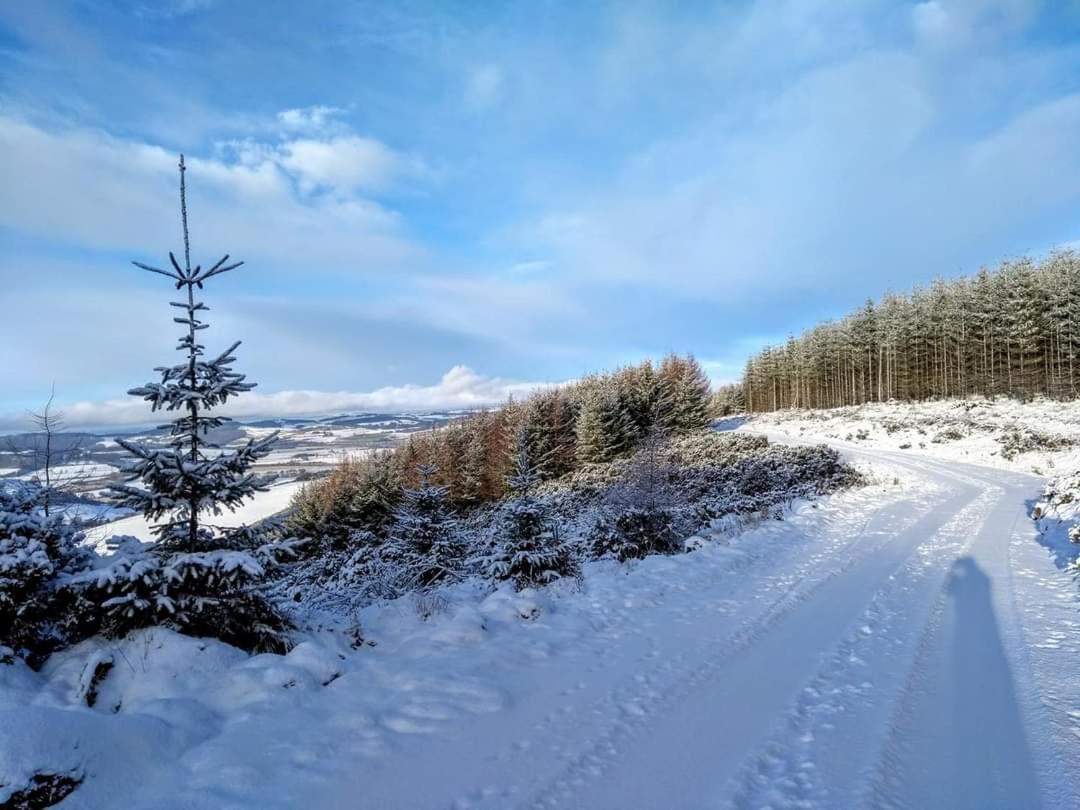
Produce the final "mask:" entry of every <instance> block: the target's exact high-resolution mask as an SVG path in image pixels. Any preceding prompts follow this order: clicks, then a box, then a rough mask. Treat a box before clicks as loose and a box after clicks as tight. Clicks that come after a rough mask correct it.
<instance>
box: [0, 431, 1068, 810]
mask: <svg viewBox="0 0 1080 810" xmlns="http://www.w3.org/2000/svg"><path fill="white" fill-rule="evenodd" d="M764 421H765V420H760V421H759V420H754V422H753V423H751V424H750V425H747V426H744V427H743V428H742V429H754V430H757V429H761V428H762V427H763V424H762V423H763V422H764ZM803 421H805V422H806V423H807V425H808V427H807V430H806V431H799V429H798V428H799V426H800V422H799V420H796V419H794V418H789V419H787V420H786V421H785V423H784V424H785V425H786V427H787V428H789V429H791V430H792V431H793V433H794V434H796V435H801V436H804V437H805V436H806V434H807V433H812V432H813V431H812V430H811V427H812V426H814V425H816V424H817V423H818V422H822V423H824V422H826V421H829V420H824V419H819V418H817V417H816V415H811V416H810V418H808V419H806V420H803ZM766 427H768V428H769V429H770V432H771V431H772V430H773V429H774V427H775V426H774V425H767V426H766ZM837 429H838V430H841V431H845V435H846V429H845V428H844V427H840V423H839V422H838V423H837ZM1055 430H1056V428H1055ZM916 435H918V434H917V433H916ZM956 441H957V444H956V445H955V448H960V447H961V445H960V444H959V442H960V440H956ZM839 443H840V444H841V445H844V446H845V447H847V450H846V452H847V453H849V455H850V456H851V457H852V458H853V459H854V460H855V461H856V462H857V463H858V464H859V465H860V466H862V467H863V468H864V469H865V470H866V471H867V472H868V473H869V475H870V478H871V481H872V483H871V484H869V485H868V486H866V487H863V488H860V489H856V490H851V491H846V492H841V493H839V494H836V495H832V496H829V497H826V498H823V499H820V500H818V501H816V502H813V503H805V502H804V503H797V504H796V505H795V506H794V508H793V509H792V510H791V512H790V513H789V514H788V516H787V518H786V519H785V520H783V521H767V522H765V523H760V524H757V525H750V526H748V527H746V530H745V531H743V532H741V533H739V534H736V535H734V536H731V535H729V534H723V535H716V536H713V537H704V538H700V540H698V541H695V543H694V544H693V545H696V546H698V548H697V550H695V551H693V552H691V553H689V554H683V555H677V556H673V557H663V556H657V557H650V558H647V559H645V560H643V561H640V562H638V563H635V564H630V565H618V564H616V563H614V562H611V561H604V562H594V563H589V564H587V566H586V570H585V574H584V577H583V579H582V580H581V581H580V583H571V582H566V583H562V584H561V585H559V586H557V587H552V588H549V589H546V590H544V591H542V592H537V591H531V590H528V591H523V592H521V593H517V594H515V593H514V592H512V591H510V590H506V589H504V590H499V591H496V592H495V593H490V591H487V590H484V589H483V588H482V586H480V585H478V584H469V583H466V584H462V585H458V586H455V587H454V588H452V589H449V590H446V591H445V592H443V593H442V594H441V595H440V597H438V598H430V597H429V598H426V599H421V600H419V601H418V600H417V599H416V598H412V597H410V598H405V599H401V600H398V601H396V602H392V603H389V604H386V603H384V604H380V605H374V606H371V607H369V608H366V609H365V610H364V611H362V612H361V613H360V614H359V615H358V616H357V617H356V618H357V620H358V622H359V625H360V627H361V629H362V634H363V639H364V641H363V643H361V644H359V645H358V646H357V647H356V648H355V649H354V647H353V645H351V644H350V643H349V636H348V634H346V633H342V632H340V631H331V630H330V629H329V626H328V628H327V629H326V630H324V631H322V632H315V631H312V632H311V633H310V634H309V635H308V638H307V639H306V640H304V641H303V643H301V644H300V645H299V646H298V647H296V649H294V650H293V651H292V652H290V653H289V654H288V655H285V656H278V655H260V656H255V657H248V656H247V655H245V654H243V653H240V652H238V651H236V650H234V649H232V648H229V647H227V646H225V645H222V644H220V643H218V642H215V641H205V640H196V639H190V638H185V637H182V636H179V635H176V634H174V633H171V632H169V631H164V630H150V631H145V632H142V633H140V634H138V635H136V636H134V637H132V638H129V639H127V640H125V641H123V642H110V643H105V642H101V641H91V642H86V643H84V644H82V645H80V646H78V647H76V648H73V649H71V650H68V651H66V652H63V653H60V654H59V655H57V656H54V658H53V659H52V660H50V662H49V663H48V664H47V665H46V667H45V668H44V669H43V671H42V672H40V673H34V672H31V671H30V670H28V669H27V668H25V667H24V666H22V665H21V664H19V663H15V664H13V665H10V666H3V667H0V678H2V679H3V681H2V683H0V723H2V725H3V727H4V728H5V729H6V730H7V734H6V736H5V741H4V744H3V745H0V785H4V786H7V785H18V784H24V783H25V781H26V779H27V778H28V777H29V775H30V774H31V773H32V772H33V771H35V770H38V771H40V770H42V769H43V768H49V769H52V770H53V771H54V772H56V773H72V774H75V775H78V776H82V777H85V781H84V782H83V784H82V785H81V786H80V787H79V788H78V789H77V790H76V791H75V792H74V793H72V794H71V796H70V797H69V798H68V799H67V800H65V802H64V803H63V804H62V805H61V806H62V807H66V808H100V807H109V806H124V807H138V808H181V807H182V808H292V807H300V806H302V807H320V808H323V807H325V808H339V807H340V808H355V807H357V806H362V807H371V808H379V809H380V810H383V808H386V809H387V810H390V809H391V808H402V809H403V810H404V808H409V810H418V809H421V808H433V809H434V808H439V809H440V810H441V809H442V808H475V809H476V810H481V809H483V810H492V809H493V808H500V809H501V808H534V807H536V808H539V807H569V808H600V809H602V808H612V809H613V810H614V808H619V810H625V809H626V808H640V809H641V810H647V808H664V809H665V810H667V809H669V808H717V807H720V808H724V807H730V808H759V807H772V808H834V807H886V808H893V807H895V808H961V807H968V808H998V807H1000V808H1029V807H1032V808H1033V807H1050V808H1075V807H1078V806H1080V682H1078V680H1077V679H1076V677H1075V666H1076V661H1077V660H1078V658H1077V656H1078V655H1080V620H1078V616H1077V610H1078V607H1080V603H1078V599H1077V589H1076V584H1075V582H1074V581H1073V579H1072V576H1071V574H1069V573H1068V572H1067V571H1066V570H1065V567H1066V566H1067V564H1068V560H1069V559H1070V549H1069V548H1068V543H1067V541H1066V542H1065V544H1064V545H1062V544H1061V543H1060V542H1058V541H1055V540H1053V539H1052V538H1051V539H1048V537H1047V535H1046V534H1045V533H1044V534H1042V535H1040V534H1039V533H1037V531H1036V528H1037V527H1036V525H1035V523H1033V522H1032V521H1031V520H1030V519H1029V518H1028V512H1029V509H1030V504H1034V503H1035V502H1036V501H1038V500H1039V499H1040V498H1041V497H1043V495H1042V490H1043V486H1044V482H1043V481H1042V480H1041V479H1040V478H1038V477H1036V476H1033V475H1031V474H1030V473H1025V472H1019V471H1015V470H1008V469H1001V467H1007V466H1009V465H1008V464H1002V463H1001V459H1000V458H997V459H996V461H997V468H991V467H986V466H976V465H973V464H964V463H960V462H957V461H955V460H953V461H948V462H943V461H939V460H934V459H932V458H929V455H930V454H929V452H928V453H925V454H923V453H921V452H920V450H921V448H920V449H918V450H916V449H915V448H911V449H909V450H904V451H900V450H897V451H889V450H880V449H876V448H874V447H873V444H874V441H873V440H870V439H866V440H861V441H859V442H857V443H856V442H852V443H851V444H852V445H855V444H857V445H858V446H855V447H851V446H849V443H847V442H844V441H843V439H842V438H841V439H840V440H839ZM966 449H967V451H968V454H969V456H970V455H971V454H972V453H973V451H974V449H975V448H974V446H972V447H968V448H966ZM991 451H992V445H989V444H987V445H986V452H987V453H988V454H989V453H990V452H991ZM975 458H976V459H977V460H980V461H981V460H982V458H981V457H978V456H976V457H975ZM968 460H969V461H970V460H971V458H970V457H969V459H968ZM1017 466H1018V467H1019V468H1020V469H1022V465H1021V464H1018V465H1017ZM1058 540H1060V538H1058ZM102 662H107V663H108V664H111V670H110V671H109V673H108V676H107V677H106V678H105V679H104V681H103V682H102V683H101V684H100V685H99V686H97V687H93V686H92V685H91V684H92V681H93V678H92V674H93V672H94V671H95V668H96V667H97V666H98V664H100V663H102ZM88 694H89V695H92V699H91V700H88ZM87 703H92V704H93V705H92V706H88V705H87ZM8 789H10V788H8ZM4 790H5V787H0V799H2V798H3V796H4V793H3V791H4Z"/></svg>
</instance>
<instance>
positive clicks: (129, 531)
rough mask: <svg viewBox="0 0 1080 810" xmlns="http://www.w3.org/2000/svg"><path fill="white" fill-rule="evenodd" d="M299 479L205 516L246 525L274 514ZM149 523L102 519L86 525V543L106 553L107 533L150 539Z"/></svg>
mask: <svg viewBox="0 0 1080 810" xmlns="http://www.w3.org/2000/svg"><path fill="white" fill-rule="evenodd" d="M303 485H304V484H303V482H300V481H287V482H284V483H280V484H275V485H273V486H271V487H270V488H269V489H267V490H266V491H265V492H257V493H255V495H254V496H253V497H252V498H251V500H249V501H247V502H246V503H244V504H243V505H242V506H241V507H239V508H238V509H237V510H236V511H234V512H223V513H222V514H220V515H215V516H212V517H210V518H209V521H208V522H210V523H213V524H214V525H216V526H228V527H233V526H244V525H248V526H250V525H251V524H253V523H257V522H258V521H260V520H263V519H265V518H268V517H270V516H271V515H276V514H277V513H278V512H281V511H283V510H285V509H288V508H289V504H290V503H292V499H293V496H294V495H295V494H296V493H297V492H299V491H300V488H301V487H303ZM151 525H152V524H151V523H150V522H148V521H147V520H146V518H144V517H143V516H142V515H133V516H132V517H126V518H121V519H120V520H114V521H112V522H110V523H102V524H101V525H99V526H94V527H92V528H90V529H87V530H86V532H85V534H86V543H87V545H89V546H92V547H93V548H94V550H95V551H97V552H98V553H102V554H103V553H107V551H108V547H107V541H108V540H109V538H111V537H123V536H131V537H137V538H138V539H140V540H143V541H145V542H149V541H152V540H153V539H154V535H153V533H152V532H151V531H150V529H151Z"/></svg>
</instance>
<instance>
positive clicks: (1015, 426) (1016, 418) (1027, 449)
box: [731, 397, 1080, 475]
mask: <svg viewBox="0 0 1080 810" xmlns="http://www.w3.org/2000/svg"><path fill="white" fill-rule="evenodd" d="M731 421H732V422H736V423H740V424H741V423H742V422H744V421H746V420H745V419H744V418H735V419H733V420H731ZM747 427H750V428H752V429H753V430H754V431H755V432H759V433H766V434H768V435H772V436H777V437H781V436H786V437H790V438H794V439H799V440H811V441H824V442H829V443H832V444H837V445H846V446H854V447H858V446H865V447H873V448H877V449H881V450H899V451H904V452H907V453H911V454H916V455H923V456H931V457H933V458H939V459H945V460H950V461H962V462H967V463H971V464H981V465H985V466H989V467H997V468H1000V469H1005V470H1015V471H1018V472H1031V473H1034V474H1036V475H1052V474H1054V473H1055V471H1057V470H1060V469H1072V468H1076V467H1080V401H1074V402H1056V401H1051V400H1037V401H1034V402H1028V403H1020V402H1017V401H1015V400H1007V399H998V400H988V399H983V398H978V397H976V398H972V399H966V400H955V399H953V400H943V401H940V402H918V403H902V402H889V403H868V404H866V405H860V406H855V407H847V408H832V409H829V410H819V411H799V410H790V411H776V412H773V413H762V414H754V416H753V417H752V418H751V419H750V421H749V424H748V425H747Z"/></svg>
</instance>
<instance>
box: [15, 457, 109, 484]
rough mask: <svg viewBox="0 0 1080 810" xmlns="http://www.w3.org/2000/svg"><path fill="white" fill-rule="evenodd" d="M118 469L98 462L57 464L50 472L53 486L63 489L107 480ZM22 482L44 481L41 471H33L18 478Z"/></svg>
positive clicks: (43, 474)
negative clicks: (86, 482) (101, 479)
mask: <svg viewBox="0 0 1080 810" xmlns="http://www.w3.org/2000/svg"><path fill="white" fill-rule="evenodd" d="M118 472H119V469H118V468H117V467H115V466H113V465H112V464H101V463H98V462H75V463H72V464H57V465H56V466H55V467H53V468H52V469H51V470H50V476H51V478H52V483H53V486H55V487H58V488H60V489H63V488H64V487H70V486H73V485H75V484H79V483H81V482H83V481H92V480H95V479H98V478H108V477H109V476H111V475H115V474H116V473H118ZM19 477H20V478H22V479H24V480H27V481H29V480H40V481H44V480H45V472H44V471H43V470H35V471H34V472H32V473H27V474H25V475H21V476H19Z"/></svg>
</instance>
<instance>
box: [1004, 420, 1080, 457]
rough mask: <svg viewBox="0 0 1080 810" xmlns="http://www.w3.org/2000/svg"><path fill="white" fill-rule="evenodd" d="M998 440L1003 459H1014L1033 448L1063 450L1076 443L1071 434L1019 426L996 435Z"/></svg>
mask: <svg viewBox="0 0 1080 810" xmlns="http://www.w3.org/2000/svg"><path fill="white" fill-rule="evenodd" d="M998 441H999V442H1000V443H1001V457H1002V458H1005V459H1014V458H1016V457H1017V456H1018V455H1020V454H1021V453H1030V452H1033V451H1035V450H1063V449H1065V448H1068V447H1073V446H1074V445H1075V444H1076V440H1075V439H1074V438H1073V437H1071V436H1063V435H1059V434H1055V433H1047V432H1045V431H1041V430H1033V429H1031V428H1028V427H1019V426H1014V427H1011V428H1009V429H1008V430H1006V431H1005V432H1004V433H1002V434H1001V435H1000V436H998Z"/></svg>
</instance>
